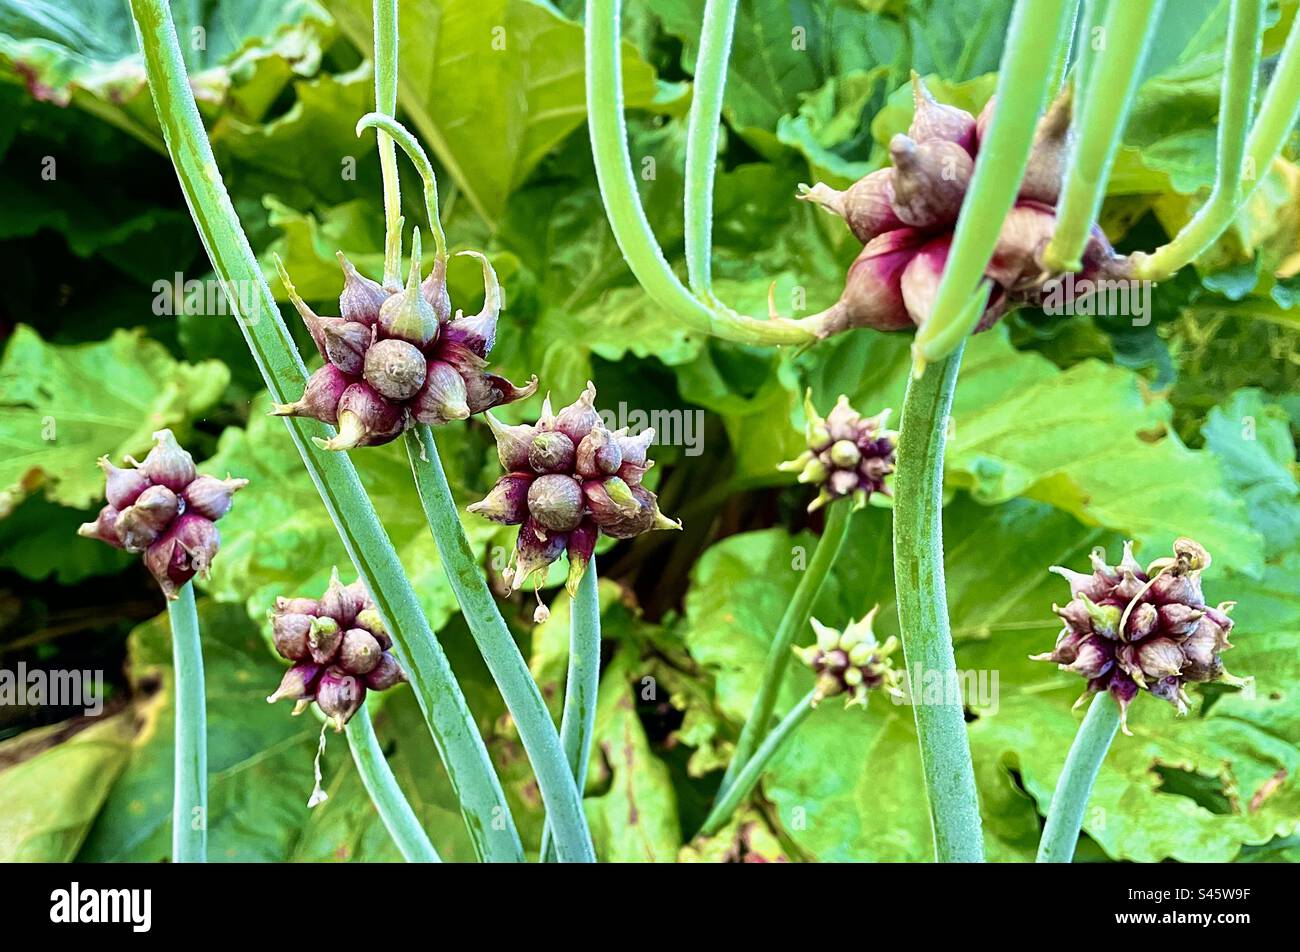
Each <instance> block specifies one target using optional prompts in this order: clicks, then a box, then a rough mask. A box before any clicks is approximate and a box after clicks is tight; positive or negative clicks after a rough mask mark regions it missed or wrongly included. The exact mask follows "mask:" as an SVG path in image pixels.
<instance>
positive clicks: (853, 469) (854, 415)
mask: <svg viewBox="0 0 1300 952" xmlns="http://www.w3.org/2000/svg"><path fill="white" fill-rule="evenodd" d="M891 412H892V411H890V410H882V411H881V412H879V413H877V414H876V415H875V416H873V417H864V416H862V414H860V413H858V411H857V410H855V409H853V407H852V406H850V405H849V398H848V397H847V396H844V395H843V394H841V395H840V398H839V400H838V401H837V402H836V404H835V407H834V409H832V410H831V412H830V413H828V414H827V415H826V417H825V419H823V418H822V417H821V416H820V415H819V414H818V413H817V409H816V408H815V407H814V406H813V402H812V391H811V390H809V391H807V392H806V393H805V394H804V419H805V420H806V421H807V422H806V423H805V425H804V434H805V436H806V437H807V439H808V448H807V449H806V450H804V451H803V452H802V453H800V454H799V455H798V456H797V457H795V458H794V459H792V460H787V461H786V462H784V463H782V464H780V466H778V467H777V468H778V469H779V470H781V471H782V472H786V473H798V474H799V477H798V479H799V482H801V483H807V484H809V485H812V486H816V487H818V489H819V490H820V492H819V493H818V494H817V498H816V499H814V500H813V501H812V502H811V503H810V504H809V506H808V511H809V512H815V511H816V510H818V509H820V508H821V507H822V506H824V505H826V504H827V503H829V502H834V501H835V500H837V499H843V498H846V497H849V496H851V497H852V498H853V508H854V509H855V510H856V509H859V508H861V507H862V506H864V505H866V502H867V500H868V499H869V498H870V496H871V494H872V493H880V494H882V495H885V496H888V495H890V491H889V487H887V486H886V485H885V477H886V476H888V475H889V474H890V473H892V472H893V471H894V445H895V442H896V441H897V439H898V434H897V433H895V432H894V431H893V430H888V429H886V428H885V423H886V421H887V420H888V419H889V415H890V413H891Z"/></svg>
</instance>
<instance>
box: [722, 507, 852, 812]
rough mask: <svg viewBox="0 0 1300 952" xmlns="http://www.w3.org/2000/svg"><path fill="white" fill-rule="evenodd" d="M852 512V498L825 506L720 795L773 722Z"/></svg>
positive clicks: (727, 787)
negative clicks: (793, 656)
mask: <svg viewBox="0 0 1300 952" xmlns="http://www.w3.org/2000/svg"><path fill="white" fill-rule="evenodd" d="M852 513H853V501H852V500H851V499H840V500H837V501H835V502H833V503H831V504H830V505H829V506H828V507H827V508H826V525H825V527H824V528H823V529H822V536H821V539H820V540H819V541H818V543H817V548H816V550H815V551H814V552H813V557H812V560H811V561H810V562H809V563H808V568H807V569H806V570H805V571H804V573H803V578H801V579H799V585H798V586H797V587H796V588H795V592H794V597H793V598H792V599H790V601H789V603H788V604H787V605H786V607H785V613H784V614H783V615H782V616H781V621H780V623H779V624H778V625H777V628H776V634H775V635H774V636H773V638H772V643H771V644H770V645H769V646H768V649H767V661H766V662H765V663H764V665H763V674H762V676H761V677H760V679H759V682H758V693H757V694H755V695H754V703H753V705H752V706H751V707H750V711H749V717H748V718H747V719H746V721H745V726H744V727H742V728H741V731H740V737H739V738H738V739H737V741H736V750H735V752H734V753H733V754H732V755H731V763H730V764H728V765H727V772H726V773H725V774H724V775H723V777H722V783H721V784H720V785H719V786H718V796H719V797H722V796H723V795H725V794H726V792H727V791H728V790H730V789H731V786H732V784H733V783H734V782H735V780H736V777H737V776H738V775H739V773H740V771H741V769H742V768H743V767H744V766H745V764H747V763H748V762H749V758H750V757H751V756H752V755H753V753H754V751H755V750H756V749H757V747H758V745H759V742H760V741H761V740H762V739H763V736H764V735H765V734H766V733H767V729H768V727H769V726H770V724H771V722H772V712H773V711H774V710H775V709H776V701H777V696H778V695H779V694H780V693H781V684H782V682H783V681H784V680H785V671H786V668H787V667H788V666H789V664H790V646H791V645H793V644H794V639H795V636H796V635H797V634H798V633H799V632H801V631H804V630H806V629H807V627H808V618H809V616H810V615H811V614H812V606H813V602H814V601H816V599H817V593H818V592H820V591H821V590H822V585H823V584H824V583H825V581H826V577H827V576H828V575H829V574H830V570H831V567H832V566H833V565H834V564H835V559H836V558H837V557H838V556H839V554H840V550H841V549H842V548H843V547H844V539H845V538H846V537H847V536H848V531H849V522H850V520H851V517H852Z"/></svg>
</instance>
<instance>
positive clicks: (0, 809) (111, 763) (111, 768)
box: [0, 714, 132, 863]
mask: <svg viewBox="0 0 1300 952" xmlns="http://www.w3.org/2000/svg"><path fill="white" fill-rule="evenodd" d="M131 731H132V725H131V719H130V716H129V715H127V714H115V715H112V716H110V717H106V718H104V719H103V720H102V721H99V722H97V723H91V724H89V725H88V726H86V727H84V729H81V730H77V731H75V732H73V733H72V734H71V736H68V731H67V728H66V727H65V726H64V725H55V726H53V727H47V728H44V729H42V730H38V731H29V732H28V733H26V734H21V735H19V736H18V737H15V738H13V739H11V740H8V741H5V742H4V743H3V744H0V862H5V863H68V862H71V861H72V860H73V858H74V857H76V855H77V850H78V848H79V847H80V846H81V842H82V840H83V839H85V836H86V833H87V832H88V831H89V830H90V826H91V824H92V823H93V822H94V819H95V816H96V814H98V813H99V809H100V807H101V805H102V804H103V803H104V800H105V798H106V797H107V796H108V794H109V791H110V790H111V789H112V787H113V783H114V781H115V780H116V779H117V776H118V774H119V773H120V772H121V771H122V768H123V767H125V766H126V762H127V757H128V753H129V747H130V743H131Z"/></svg>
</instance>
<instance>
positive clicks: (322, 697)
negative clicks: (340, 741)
mask: <svg viewBox="0 0 1300 952" xmlns="http://www.w3.org/2000/svg"><path fill="white" fill-rule="evenodd" d="M271 630H272V633H273V635H274V638H275V650H276V651H278V652H279V653H280V655H281V657H283V658H286V659H287V660H289V661H292V662H293V666H292V667H290V668H289V670H288V671H286V672H285V674H284V678H283V679H282V680H281V681H280V686H279V687H278V688H276V690H275V693H273V694H272V695H271V696H270V697H268V698H267V701H269V702H271V703H274V702H276V701H283V700H286V699H287V700H291V701H293V702H294V709H293V713H295V714H301V713H302V712H303V711H305V710H306V709H307V708H308V707H309V706H310V705H311V703H312V702H313V701H315V702H316V706H317V707H319V708H320V709H321V713H323V714H324V715H325V717H326V718H327V719H328V720H329V722H330V723H331V724H332V725H333V726H334V729H335V730H336V731H341V730H343V726H344V725H345V724H347V722H348V721H349V720H350V719H351V718H352V715H353V714H355V713H356V712H357V711H358V710H359V709H360V708H361V705H362V704H363V703H365V700H366V692H367V691H386V690H387V689H388V688H391V687H392V686H393V685H395V684H398V683H400V682H402V681H405V680H406V673H405V672H404V671H403V670H402V666H401V665H400V664H399V663H398V661H397V659H396V658H395V657H394V656H393V653H392V651H391V650H390V649H391V648H392V647H393V640H392V638H390V637H389V635H388V630H387V629H386V628H385V627H384V622H383V619H382V618H380V617H379V612H378V611H377V610H376V609H375V603H374V601H372V600H371V598H370V594H369V593H368V592H367V591H366V587H365V585H363V584H362V582H361V580H360V579H358V580H357V581H355V582H353V583H352V584H351V585H344V584H343V583H342V582H340V581H339V572H338V569H335V570H334V573H333V575H332V576H331V577H330V584H329V588H327V589H326V590H325V594H324V595H322V596H321V597H320V599H319V600H317V599H314V598H277V599H276V600H275V608H274V609H273V610H272V611H271Z"/></svg>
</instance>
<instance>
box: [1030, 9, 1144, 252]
mask: <svg viewBox="0 0 1300 952" xmlns="http://www.w3.org/2000/svg"><path fill="white" fill-rule="evenodd" d="M1163 6H1164V0H1123V2H1120V3H1112V4H1110V6H1109V7H1108V9H1107V10H1106V21H1105V26H1104V29H1105V42H1106V45H1105V46H1104V47H1103V48H1102V49H1101V50H1100V51H1099V52H1098V53H1097V54H1096V56H1095V59H1094V62H1093V64H1092V66H1091V68H1090V70H1089V74H1088V88H1087V90H1086V91H1085V92H1084V94H1083V108H1082V110H1081V111H1080V112H1079V113H1078V120H1079V121H1078V123H1077V124H1076V127H1075V131H1076V135H1075V136H1074V144H1073V146H1072V147H1071V149H1070V160H1069V164H1068V165H1067V167H1066V173H1065V182H1064V183H1063V184H1062V186H1061V197H1060V200H1059V201H1058V202H1057V205H1056V219H1057V221H1056V232H1055V233H1054V234H1053V235H1052V240H1051V241H1049V242H1048V244H1047V250H1046V251H1045V252H1044V253H1043V258H1044V261H1045V263H1046V265H1047V267H1048V268H1050V269H1051V270H1053V271H1079V270H1080V269H1082V268H1083V249H1084V247H1085V246H1086V245H1087V243H1088V237H1089V236H1090V235H1091V234H1092V226H1093V224H1094V223H1095V222H1096V220H1097V214H1098V212H1100V211H1101V202H1102V199H1103V198H1105V197H1106V183H1107V181H1109V179H1110V169H1111V166H1112V165H1113V164H1114V162H1115V153H1116V152H1117V151H1118V150H1119V140H1120V136H1121V135H1122V134H1123V132H1124V122H1125V120H1126V119H1128V114H1129V111H1130V110H1131V109H1132V108H1133V97H1134V96H1135V95H1136V94H1137V87H1138V80H1139V79H1140V78H1141V72H1142V64H1143V63H1144V62H1145V61H1146V57H1147V50H1148V49H1150V47H1151V40H1152V38H1153V37H1154V36H1155V32H1156V31H1155V22H1156V18H1157V17H1158V16H1159V15H1160V9H1161V7H1163Z"/></svg>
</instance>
